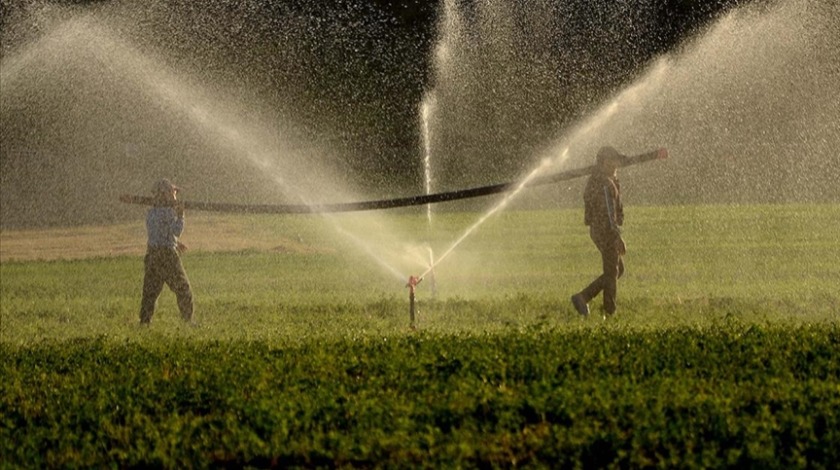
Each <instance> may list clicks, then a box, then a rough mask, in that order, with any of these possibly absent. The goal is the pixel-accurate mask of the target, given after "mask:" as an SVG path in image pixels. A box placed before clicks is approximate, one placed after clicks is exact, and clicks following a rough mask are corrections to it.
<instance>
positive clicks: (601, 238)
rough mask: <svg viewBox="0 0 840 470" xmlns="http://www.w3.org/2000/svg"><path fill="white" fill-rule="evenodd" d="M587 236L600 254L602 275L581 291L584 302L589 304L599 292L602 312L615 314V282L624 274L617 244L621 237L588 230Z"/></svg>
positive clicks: (611, 233) (612, 233) (591, 229)
mask: <svg viewBox="0 0 840 470" xmlns="http://www.w3.org/2000/svg"><path fill="white" fill-rule="evenodd" d="M589 236H590V237H591V238H592V241H593V242H595V246H596V247H598V251H600V252H601V263H602V274H601V275H600V276H599V277H598V278H597V279H595V280H594V281H592V283H591V284H589V285H588V286H587V287H586V288H585V289H583V290H582V291H581V295H582V296H583V299H584V301H586V303H589V301H590V300H592V299H593V298H595V297H596V296H597V295H598V294H600V293H601V292H603V293H604V311H605V312H606V313H608V314H610V315H611V314H613V313H615V299H616V295H617V294H618V292H617V291H618V288H617V281H618V278H620V277H621V275H622V274H624V260H622V259H621V256H622V254H621V251H620V249H619V242H620V240H621V236H620V235H618V234H616V233H614V232H612V231H604V230H597V229H595V228H590V230H589Z"/></svg>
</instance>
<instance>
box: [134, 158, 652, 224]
mask: <svg viewBox="0 0 840 470" xmlns="http://www.w3.org/2000/svg"><path fill="white" fill-rule="evenodd" d="M664 158H667V152H664V151H663V150H662V149H660V150H656V151H653V152H648V153H643V154H641V155H635V156H632V157H624V159H623V161H622V164H621V166H629V165H635V164H637V163H644V162H648V161H651V160H658V159H664ZM595 168H596V165H590V166H587V167H584V168H578V169H575V170H568V171H561V172H559V173H553V174H550V175H545V176H539V177H536V178H534V179H532V180H531V181H529V182H528V183H527V184H526V186H528V187H530V186H538V185H543V184H550V183H557V182H559V181H565V180H570V179H574V178H579V177H581V176H586V175H589V174H591V173H592V171H593V170H595ZM520 184H521V183H520V182H512V183H501V184H494V185H490V186H481V187H478V188H469V189H461V190H457V191H447V192H443V193H435V194H425V195H419V196H408V197H401V198H396V199H380V200H375V201H361V202H341V203H335V204H312V205H309V204H230V203H219V202H200V201H182V203H183V204H184V208H185V209H189V210H197V211H212V212H240V213H248V214H314V213H330V212H354V211H369V210H375V209H392V208H395V207H407V206H420V205H424V204H436V203H439V202H447V201H457V200H459V199H469V198H474V197H480V196H488V195H490V194H498V193H504V192H508V191H512V190H514V189H516V187H517V186H519V185H520ZM120 201H122V202H125V203H129V204H142V205H147V206H150V205H154V204H155V199H154V198H153V197H151V196H132V195H127V194H125V195H122V196H120Z"/></svg>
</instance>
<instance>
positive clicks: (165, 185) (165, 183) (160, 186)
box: [152, 178, 180, 194]
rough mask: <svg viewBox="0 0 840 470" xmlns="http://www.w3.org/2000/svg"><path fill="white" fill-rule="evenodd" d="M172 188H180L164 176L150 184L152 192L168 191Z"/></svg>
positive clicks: (176, 189)
mask: <svg viewBox="0 0 840 470" xmlns="http://www.w3.org/2000/svg"><path fill="white" fill-rule="evenodd" d="M172 190H175V191H178V190H180V188H179V187H178V186H175V185H174V184H172V182H171V181H169V180H168V179H166V178H163V179H160V180H158V181H156V182H155V184H154V186H152V193H154V194H160V193H168V192H170V191H172Z"/></svg>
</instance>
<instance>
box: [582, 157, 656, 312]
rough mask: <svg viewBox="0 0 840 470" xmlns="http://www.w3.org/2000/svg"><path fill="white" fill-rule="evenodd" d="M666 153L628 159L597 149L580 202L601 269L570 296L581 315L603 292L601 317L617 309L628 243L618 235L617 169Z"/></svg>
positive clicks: (621, 218) (620, 218)
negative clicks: (598, 274) (588, 282)
mask: <svg viewBox="0 0 840 470" xmlns="http://www.w3.org/2000/svg"><path fill="white" fill-rule="evenodd" d="M667 156H668V154H667V150H666V149H664V148H663V149H659V150H656V151H655V152H653V153H651V154H645V155H642V156H638V157H631V158H628V157H626V156H624V155H622V154H620V153H618V151H616V150H615V149H614V148H612V147H601V149H599V150H598V154H597V156H596V165H595V168H594V169H593V171H592V174H591V175H590V176H589V179H588V180H587V182H586V188H585V189H584V193H583V201H584V224H586V225H588V226H589V236H590V238H592V241H593V242H594V243H595V246H596V247H597V248H598V251H599V252H600V253H601V263H602V268H603V269H602V273H601V275H600V276H599V277H598V278H596V279H595V280H594V281H592V282H591V283H590V284H589V285H588V286H586V288H584V289H583V290H582V291H580V292H578V293H577V294H574V295H573V296H572V298H571V300H572V305H573V306H574V308H575V310H577V312H578V313H580V314H581V315H583V316H588V315H589V302H590V301H591V300H592V299H593V298H595V297H596V296H597V295H598V294H600V293H602V292H603V301H604V318H605V319H606V317H607V316H612V315H614V314H615V311H616V304H615V302H616V294H617V284H618V279H619V278H620V277H621V276H622V275H623V274H624V260H623V259H622V258H623V256H624V255H625V254H626V253H627V245H626V244H625V243H624V239H623V238H622V237H621V226H622V224H623V223H624V207H623V206H622V203H621V187H620V185H619V182H618V168H619V167H622V166H626V165H628V164H631V163H632V162H633V161H635V160H640V159H643V158H645V159H650V158H657V159H665V158H667Z"/></svg>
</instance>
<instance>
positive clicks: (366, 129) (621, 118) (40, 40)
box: [0, 0, 840, 228]
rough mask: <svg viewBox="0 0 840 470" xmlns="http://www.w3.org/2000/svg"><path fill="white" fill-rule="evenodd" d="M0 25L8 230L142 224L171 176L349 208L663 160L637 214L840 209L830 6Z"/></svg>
mask: <svg viewBox="0 0 840 470" xmlns="http://www.w3.org/2000/svg"><path fill="white" fill-rule="evenodd" d="M3 9H4V11H3V13H4V14H3V15H2V16H3V20H2V32H0V34H2V36H0V37H2V56H0V78H2V80H0V123H2V126H1V127H0V129H1V130H0V133H2V134H0V136H2V142H0V158H2V160H0V170H2V171H0V183H2V184H0V200H2V206H0V225H2V227H3V228H15V227H18V228H19V227H34V226H66V225H79V224H91V223H96V224H101V223H113V222H116V221H121V220H128V219H132V218H136V217H138V211H137V208H136V207H128V206H126V205H124V204H120V203H119V202H118V201H117V196H118V195H119V194H122V193H132V194H141V195H145V194H147V193H148V192H149V188H150V185H151V183H152V182H153V181H155V180H156V179H158V178H160V177H164V176H166V177H170V178H172V179H173V180H175V181H176V182H177V183H178V184H179V185H181V186H182V187H183V193H182V197H184V198H186V199H188V200H209V201H220V202H243V203H266V204H269V203H304V204H311V203H320V202H344V201H355V200H364V199H371V198H374V197H395V196H405V195H413V194H419V193H422V192H423V191H424V190H430V191H444V190H452V189H460V188H463V187H469V186H475V185H481V184H491V183H499V182H507V181H514V180H517V179H519V178H521V177H522V176H523V175H524V174H526V173H528V172H529V171H530V170H532V169H533V168H534V167H535V166H536V165H537V164H538V163H539V162H540V161H542V160H543V159H545V158H549V159H553V160H554V161H553V165H554V166H553V168H555V169H560V170H564V169H569V168H576V167H579V166H585V165H588V164H590V163H591V161H592V158H593V155H594V151H595V150H596V149H597V147H599V146H600V145H602V144H605V143H609V144H612V145H614V146H616V147H617V148H619V149H620V150H621V151H623V152H625V153H628V154H634V153H641V152H643V151H646V150H649V149H652V148H656V147H660V146H664V147H668V148H669V149H670V151H671V160H670V161H669V162H667V163H666V164H662V165H657V166H656V167H653V166H651V167H646V168H645V169H641V168H639V169H638V170H636V169H633V170H630V169H628V171H627V173H626V178H627V180H628V182H629V183H630V184H628V185H627V200H628V202H630V203H636V204H695V203H708V202H723V203H728V202H737V203H744V202H774V203H775V202H837V201H838V200H840V191H839V190H838V187H837V185H836V184H834V181H835V180H836V177H837V175H838V168H837V165H838V159H837V158H836V155H835V154H834V152H835V149H836V148H838V146H840V142H838V140H839V139H840V137H839V136H840V130H838V122H840V117H838V104H837V100H836V99H835V98H836V96H835V92H834V84H836V82H837V78H838V64H839V63H840V58H839V57H838V54H840V52H838V51H839V50H840V44H838V41H840V39H838V38H840V34H838V31H837V28H838V26H837V25H838V24H840V20H839V19H838V7H837V5H836V4H834V3H833V2H831V1H829V0H819V1H810V2H806V1H802V0H780V1H769V2H741V4H740V5H737V6H736V3H735V2H724V1H721V2H666V3H664V4H663V3H661V2H641V3H640V4H638V5H633V7H632V8H631V7H629V6H621V5H618V4H615V5H614V4H612V3H591V2H582V1H575V0H543V1H538V2H529V3H528V6H527V7H522V6H521V5H519V4H518V3H516V2H510V3H506V2H495V3H493V5H490V4H485V3H482V2H475V3H473V2H455V1H449V0H447V1H442V2H440V3H439V4H435V3H432V2H430V3H429V4H428V5H425V6H421V5H414V4H402V3H390V2H360V3H352V2H351V3H341V4H337V5H332V6H323V5H320V4H318V5H316V4H310V3H309V2H299V1H295V2H279V3H278V2H245V3H240V2H224V1H219V2H209V3H206V4H203V5H202V7H201V8H198V7H196V6H195V5H194V4H193V3H192V2H143V3H142V4H138V3H136V2H120V1H113V2H107V1H105V2H57V1H56V2H50V1H39V2H4V3H3ZM424 104H426V105H428V106H427V109H428V110H429V114H428V115H427V125H426V127H425V130H424V128H423V125H422V123H421V108H422V106H423V105H424ZM424 132H425V133H426V135H423V134H424ZM424 138H425V139H424ZM424 140H425V142H426V143H427V148H426V149H425V151H426V152H427V153H428V154H429V165H428V172H427V173H426V175H425V178H426V180H427V181H425V183H427V184H426V185H425V187H424V163H423V155H424V149H423V148H422V147H423V143H424ZM564 149H568V153H567V155H568V156H567V157H563V158H560V155H561V154H562V153H563V150H564ZM579 190H580V183H579V182H572V183H569V184H565V185H561V186H557V187H553V188H547V189H545V190H541V191H532V192H529V193H528V194H524V195H523V196H524V197H523V202H522V204H525V205H536V206H538V207H556V205H557V204H561V205H565V206H570V205H576V204H578V202H579V201H578V199H579V192H580V191H579ZM458 207H462V205H460V204H458V203H452V204H447V205H443V206H441V207H440V209H439V210H449V209H453V208H458ZM466 207H479V208H482V207H485V203H484V202H481V201H479V202H477V203H474V204H473V205H472V206H470V205H467V206H466Z"/></svg>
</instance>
